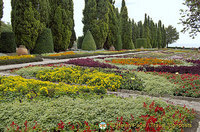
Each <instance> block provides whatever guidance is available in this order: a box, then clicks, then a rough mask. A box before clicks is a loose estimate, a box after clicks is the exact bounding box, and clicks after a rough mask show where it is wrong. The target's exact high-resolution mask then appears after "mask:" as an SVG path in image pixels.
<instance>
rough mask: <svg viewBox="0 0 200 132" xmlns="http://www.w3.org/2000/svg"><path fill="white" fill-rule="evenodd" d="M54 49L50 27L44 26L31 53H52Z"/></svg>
mask: <svg viewBox="0 0 200 132" xmlns="http://www.w3.org/2000/svg"><path fill="white" fill-rule="evenodd" d="M53 49H54V45H53V37H52V33H51V29H49V28H45V29H44V30H43V32H42V33H41V34H40V35H39V37H38V40H37V43H36V45H35V49H34V50H33V52H32V53H34V54H43V53H52V52H53Z"/></svg>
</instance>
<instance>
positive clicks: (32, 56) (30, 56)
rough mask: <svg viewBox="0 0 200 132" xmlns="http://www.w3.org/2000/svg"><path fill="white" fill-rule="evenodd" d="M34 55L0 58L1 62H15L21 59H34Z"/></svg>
mask: <svg viewBox="0 0 200 132" xmlns="http://www.w3.org/2000/svg"><path fill="white" fill-rule="evenodd" d="M34 57H35V56H34V55H21V56H0V61H1V60H16V59H22V58H34Z"/></svg>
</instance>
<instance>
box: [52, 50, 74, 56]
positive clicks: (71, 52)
mask: <svg viewBox="0 0 200 132" xmlns="http://www.w3.org/2000/svg"><path fill="white" fill-rule="evenodd" d="M62 55H75V53H74V52H73V51H68V52H63V53H55V54H50V55H48V56H62Z"/></svg>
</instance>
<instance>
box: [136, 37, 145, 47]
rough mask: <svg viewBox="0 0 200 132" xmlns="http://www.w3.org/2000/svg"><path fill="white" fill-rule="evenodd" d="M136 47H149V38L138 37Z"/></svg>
mask: <svg viewBox="0 0 200 132" xmlns="http://www.w3.org/2000/svg"><path fill="white" fill-rule="evenodd" d="M136 47H137V48H142V47H143V48H147V39H146V38H138V39H137V40H136Z"/></svg>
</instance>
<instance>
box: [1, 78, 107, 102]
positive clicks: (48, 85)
mask: <svg viewBox="0 0 200 132" xmlns="http://www.w3.org/2000/svg"><path fill="white" fill-rule="evenodd" d="M0 82H1V84H0V97H1V98H0V100H12V99H22V98H24V97H27V98H28V99H33V98H36V97H39V96H43V97H55V96H61V95H76V94H77V93H79V92H80V93H83V92H96V93H106V89H105V88H104V87H100V86H99V87H95V86H81V85H67V84H65V83H58V84H55V83H52V82H48V81H40V80H35V79H24V78H22V77H20V76H10V77H0Z"/></svg>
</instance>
